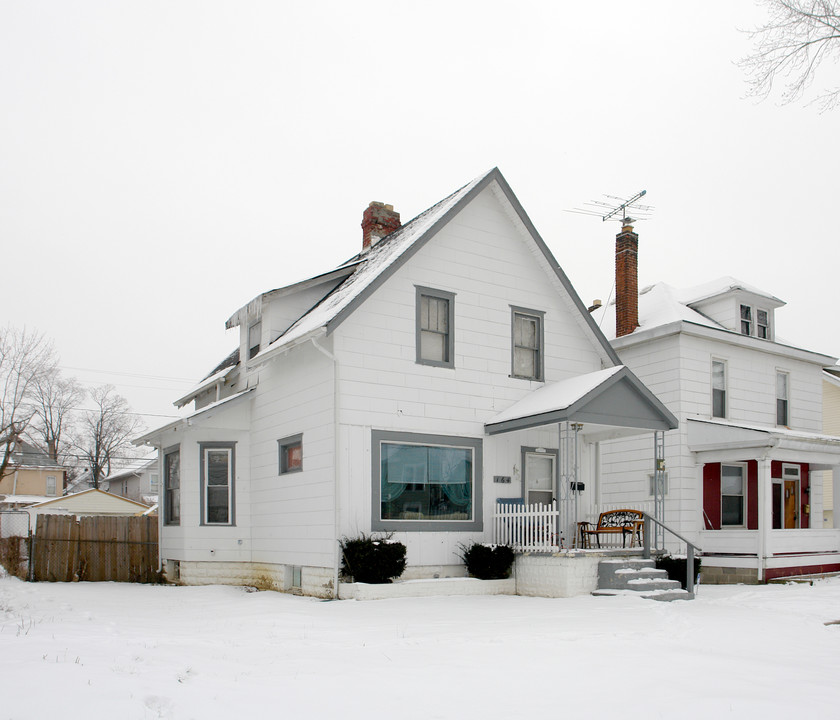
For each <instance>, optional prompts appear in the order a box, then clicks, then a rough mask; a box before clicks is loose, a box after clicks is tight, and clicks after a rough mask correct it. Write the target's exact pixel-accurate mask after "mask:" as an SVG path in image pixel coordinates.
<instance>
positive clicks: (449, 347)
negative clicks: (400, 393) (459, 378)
mask: <svg viewBox="0 0 840 720" xmlns="http://www.w3.org/2000/svg"><path fill="white" fill-rule="evenodd" d="M414 287H415V288H416V293H415V302H414V304H415V312H414V318H415V319H414V347H415V349H416V357H417V364H418V365H431V366H433V367H445V368H454V367H455V293H452V292H448V291H447V290H435V289H434V288H429V287H423V286H422V285H415V286H414ZM424 296H425V297H433V298H440V299H442V300H446V301H448V303H449V316H448V322H449V332H448V333H447V336H446V357H447V358H448V360H447V361H446V362H440V361H437V360H425V359H423V358H422V357H420V305H421V302H420V300H421V298H423V297H424Z"/></svg>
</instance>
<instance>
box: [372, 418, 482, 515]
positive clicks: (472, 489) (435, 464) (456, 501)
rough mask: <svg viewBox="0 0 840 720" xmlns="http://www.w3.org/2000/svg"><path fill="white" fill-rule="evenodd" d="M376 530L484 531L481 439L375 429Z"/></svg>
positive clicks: (373, 468) (374, 491)
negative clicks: (482, 522) (482, 519)
mask: <svg viewBox="0 0 840 720" xmlns="http://www.w3.org/2000/svg"><path fill="white" fill-rule="evenodd" d="M371 455H372V461H373V467H372V475H373V492H372V502H373V513H372V525H371V529H373V530H420V531H422V530H444V531H447V530H452V531H455V530H480V529H482V524H481V477H482V469H481V459H482V441H481V438H468V437H453V436H444V435H420V434H417V433H402V432H389V431H384V430H374V431H373V433H372V452H371Z"/></svg>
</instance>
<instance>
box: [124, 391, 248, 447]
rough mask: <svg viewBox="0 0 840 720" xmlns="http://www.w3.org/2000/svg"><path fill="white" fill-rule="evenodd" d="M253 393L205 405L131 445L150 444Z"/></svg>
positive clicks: (240, 392)
mask: <svg viewBox="0 0 840 720" xmlns="http://www.w3.org/2000/svg"><path fill="white" fill-rule="evenodd" d="M253 391H254V388H252V387H251V388H247V389H245V390H241V391H239V392H238V393H235V394H234V395H230V396H229V397H226V398H224V399H222V400H217V401H216V402H214V403H210V404H209V405H205V406H204V407H203V408H201V409H200V410H196V411H195V412H192V413H190V414H189V415H185V416H184V417H182V418H179V419H178V420H175V421H173V422H171V423H167V424H166V425H162V426H161V427H159V428H155V429H154V430H151V431H149V432H147V433H146V434H145V435H141V436H140V437H137V438H134V440H132V441H131V444H132V445H145V444H146V443H147V442H150V441H151V440H152V438H155V437H157V436H158V435H160V434H162V433H165V432H167V431H168V430H171V429H172V428H176V427H178V426H179V425H183V424H185V423H189V422H190V421H191V420H195V419H196V418H198V417H199V416H201V415H205V414H207V413H209V412H211V411H213V410H217V409H219V408H220V407H222V406H224V405H231V404H233V403H234V402H235V401H237V400H240V399H242V398H243V397H245V395H247V394H248V393H250V392H253Z"/></svg>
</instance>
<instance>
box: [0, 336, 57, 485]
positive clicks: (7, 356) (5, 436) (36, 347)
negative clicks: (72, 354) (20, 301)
mask: <svg viewBox="0 0 840 720" xmlns="http://www.w3.org/2000/svg"><path fill="white" fill-rule="evenodd" d="M57 362H58V361H57V358H56V354H55V350H54V349H53V346H52V343H50V342H48V341H47V340H45V339H44V337H43V335H40V334H38V333H35V332H32V331H29V330H26V329H25V328H24V329H23V330H17V329H15V328H12V327H10V326H9V327H5V328H0V480H2V479H3V478H4V477H5V476H6V475H8V474H9V473H10V472H11V471H12V469H13V467H12V449H13V447H14V444H15V442H17V441H18V440H19V439H20V438H21V436H22V435H23V433H24V432H25V431H26V429H27V427H28V425H29V423H30V421H31V420H32V417H33V415H34V414H35V409H34V406H33V405H32V400H33V394H34V392H35V387H36V386H37V384H38V383H39V382H42V381H43V380H44V378H46V377H47V376H49V375H51V374H54V373H55V372H56V366H57Z"/></svg>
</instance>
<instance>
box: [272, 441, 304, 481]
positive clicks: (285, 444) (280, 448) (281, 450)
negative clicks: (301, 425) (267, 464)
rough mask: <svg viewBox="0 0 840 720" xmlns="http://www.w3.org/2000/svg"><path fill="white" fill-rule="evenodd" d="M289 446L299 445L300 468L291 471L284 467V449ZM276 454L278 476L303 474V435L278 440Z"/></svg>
mask: <svg viewBox="0 0 840 720" xmlns="http://www.w3.org/2000/svg"><path fill="white" fill-rule="evenodd" d="M290 445H300V467H299V468H292V469H291V470H289V468H288V467H286V448H287V447H289V446H290ZM277 453H278V455H279V457H278V463H277V474H278V475H289V474H291V473H298V472H303V433H298V434H297V435H289V437H286V438H282V439H281V440H278V441H277Z"/></svg>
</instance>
